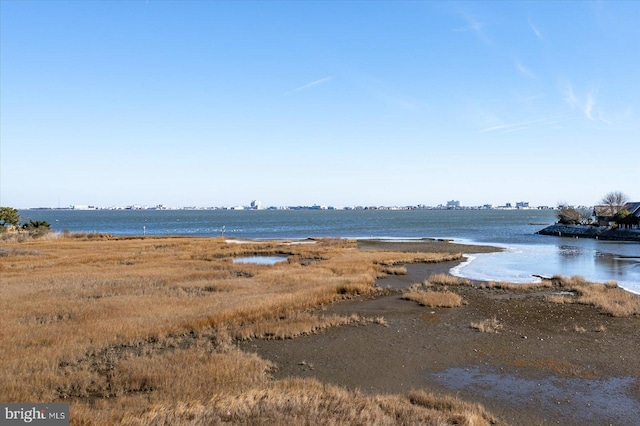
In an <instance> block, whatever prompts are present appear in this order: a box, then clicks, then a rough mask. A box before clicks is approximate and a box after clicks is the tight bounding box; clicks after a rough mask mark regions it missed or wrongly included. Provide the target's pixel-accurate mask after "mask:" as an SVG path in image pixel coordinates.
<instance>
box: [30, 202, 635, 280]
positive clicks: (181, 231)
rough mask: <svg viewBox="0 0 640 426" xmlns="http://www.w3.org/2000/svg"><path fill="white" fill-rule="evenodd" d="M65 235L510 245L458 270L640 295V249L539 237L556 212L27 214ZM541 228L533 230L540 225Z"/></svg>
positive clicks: (623, 244) (632, 245)
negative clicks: (567, 279) (608, 286)
mask: <svg viewBox="0 0 640 426" xmlns="http://www.w3.org/2000/svg"><path fill="white" fill-rule="evenodd" d="M20 214H21V217H22V220H29V219H33V220H46V221H48V222H49V223H50V224H51V226H52V227H53V228H54V229H55V230H57V231H62V230H65V229H68V230H70V231H81V232H94V231H95V232H104V233H111V234H114V235H143V234H146V235H156V236H159V235H190V236H209V237H214V236H220V235H224V236H225V237H229V238H248V239H304V238H308V237H342V238H389V239H417V238H450V239H453V240H455V241H460V242H472V243H476V244H491V245H498V246H501V247H505V249H506V250H505V252H503V253H497V254H479V255H473V256H469V260H470V261H468V262H466V263H465V264H463V265H461V266H460V267H458V268H455V269H454V270H452V273H453V274H455V275H459V276H463V277H467V278H471V279H481V280H495V281H509V282H534V281H536V279H537V278H535V277H533V275H542V276H552V275H554V274H560V275H566V276H572V275H581V276H583V277H585V278H586V279H588V280H592V281H597V282H606V281H612V280H613V281H617V282H618V284H619V285H621V286H622V287H624V288H626V289H628V290H630V291H633V292H636V293H640V243H636V242H607V241H600V240H592V239H570V238H559V237H551V236H542V235H537V234H536V233H535V232H536V231H538V230H540V229H542V228H544V226H545V225H544V224H551V223H553V222H555V212H554V211H552V210H233V211H230V210H96V211H73V210H27V211H20ZM534 224H535V225H534Z"/></svg>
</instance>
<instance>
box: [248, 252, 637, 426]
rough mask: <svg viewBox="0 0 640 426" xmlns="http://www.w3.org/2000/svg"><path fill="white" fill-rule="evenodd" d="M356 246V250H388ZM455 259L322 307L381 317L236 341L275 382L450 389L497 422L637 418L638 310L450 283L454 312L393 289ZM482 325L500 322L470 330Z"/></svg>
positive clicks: (371, 389) (380, 390)
mask: <svg viewBox="0 0 640 426" xmlns="http://www.w3.org/2000/svg"><path fill="white" fill-rule="evenodd" d="M426 244H427V245H431V247H429V250H433V249H434V247H433V244H436V245H438V244H449V243H445V242H435V243H433V244H432V243H426ZM366 245H367V247H361V248H362V249H365V250H366V249H382V250H386V249H388V248H390V247H389V246H387V245H384V244H380V243H376V244H374V243H372V242H368V243H366ZM407 248H408V247H407V246H405V249H407ZM415 248H416V247H413V249H415ZM393 249H394V250H398V249H399V247H393ZM425 249H426V247H425ZM456 264H457V262H447V263H439V264H414V265H408V266H407V273H406V274H405V275H392V276H388V277H385V278H382V279H379V280H378V282H377V284H378V285H379V286H380V287H385V288H388V289H389V294H388V295H385V296H381V297H375V298H371V297H356V298H353V299H351V300H345V301H341V302H338V303H335V304H332V305H328V306H327V307H326V308H324V310H323V312H322V313H324V314H327V315H329V314H334V313H337V314H340V315H350V314H358V315H362V316H370V317H371V316H373V317H383V318H384V321H382V323H381V324H375V323H372V324H368V325H349V326H341V327H336V328H331V329H328V330H326V331H324V332H322V333H320V334H314V335H310V336H304V337H299V338H295V339H287V340H253V341H248V342H243V343H242V344H241V347H242V349H244V350H246V351H250V352H255V353H257V354H258V355H259V356H260V357H262V358H265V359H268V360H271V361H272V362H274V364H275V366H276V370H275V371H274V376H275V377H276V378H284V377H314V378H317V379H319V380H321V381H322V382H326V383H333V384H337V385H341V386H345V387H347V388H349V389H359V390H361V391H363V392H366V393H371V394H389V393H405V392H407V391H408V390H411V389H424V390H428V391H436V392H441V393H445V394H451V395H458V396H459V397H460V398H462V399H464V400H466V401H470V402H479V403H481V404H483V405H484V406H485V407H486V408H487V409H488V410H489V411H491V412H492V413H493V414H495V415H496V416H498V417H499V419H500V422H501V423H504V424H512V425H534V424H580V425H585V424H592V425H603V424H614V425H618V424H619V425H628V424H637V420H638V416H639V415H640V355H639V354H640V318H639V317H638V316H632V317H625V318H619V317H613V316H611V315H609V314H605V313H602V312H601V311H600V310H599V309H598V308H596V307H594V306H590V305H582V304H558V303H552V302H549V301H548V300H547V299H546V297H547V296H549V295H552V294H553V293H557V292H558V289H557V288H537V289H516V290H513V289H501V288H488V287H486V286H480V285H478V284H479V283H473V284H475V285H471V286H451V288H450V290H451V291H453V292H455V293H458V294H459V295H460V296H462V298H463V305H462V306H461V307H457V308H431V307H425V306H421V305H419V304H417V303H416V302H413V301H409V300H403V299H402V297H401V291H402V289H405V288H407V287H409V286H411V285H412V284H413V283H417V282H422V281H424V280H425V279H426V278H428V277H429V276H431V275H432V274H436V273H438V274H439V273H442V272H444V271H448V270H449V269H450V268H452V267H453V266H455V265H456ZM483 322H486V323H493V324H494V325H499V327H495V328H496V330H495V332H491V330H489V331H487V330H485V331H479V329H480V328H481V327H478V324H482V323H483Z"/></svg>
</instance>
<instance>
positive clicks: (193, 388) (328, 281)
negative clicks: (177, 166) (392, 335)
mask: <svg viewBox="0 0 640 426" xmlns="http://www.w3.org/2000/svg"><path fill="white" fill-rule="evenodd" d="M355 247H356V245H355V243H354V242H352V241H348V240H327V239H321V240H315V241H313V242H312V243H311V244H299V245H293V244H287V243H286V242H260V243H253V242H248V243H244V244H234V243H227V242H226V241H225V240H224V239H222V238H216V239H198V238H120V237H118V238H114V237H112V236H108V235H95V236H90V235H83V236H66V237H64V236H63V237H57V238H51V239H38V240H28V241H23V242H17V241H15V242H2V246H1V247H0V251H1V252H2V253H6V254H7V255H3V256H0V274H1V276H2V281H1V286H2V289H1V290H2V293H1V296H0V319H1V322H2V328H1V329H0V333H1V340H0V359H1V360H2V363H1V364H0V400H1V401H6V402H24V401H34V402H37V401H42V402H59V401H69V402H70V403H71V412H72V424H105V425H106V424H109V425H111V424H117V423H121V422H124V423H127V422H128V423H130V424H137V423H136V422H139V423H140V422H141V423H143V424H146V423H148V422H150V421H152V418H155V417H154V416H159V417H158V418H165V419H178V420H179V422H184V423H192V422H190V421H189V420H187V419H188V418H200V417H198V416H199V415H200V414H197V413H202V416H204V417H202V419H205V420H202V423H209V422H208V420H206V419H213V418H217V417H215V416H217V415H218V414H219V413H220V412H221V411H220V410H224V413H226V412H228V411H229V412H231V413H232V416H233V417H232V418H233V419H235V421H236V423H238V422H239V423H247V422H251V421H252V420H251V419H254V420H255V421H257V422H258V423H260V422H262V423H263V424H264V423H272V420H273V422H276V423H278V422H280V421H281V420H282V422H285V421H286V422H288V421H289V420H295V419H297V418H301V419H314V418H315V419H317V418H321V417H313V416H325V415H328V414H327V413H328V411H327V410H326V405H325V403H324V402H322V401H323V398H324V401H325V402H326V401H330V400H333V399H337V400H339V401H340V403H339V404H338V406H340V407H342V408H341V410H343V411H344V413H342V414H339V415H338V417H329V418H335V419H342V418H344V419H354V418H355V419H359V420H357V421H356V423H360V424H367V423H368V422H367V421H366V419H368V418H369V417H367V416H369V415H370V414H369V412H368V411H367V410H364V409H361V408H358V407H371V408H372V409H374V410H377V411H376V412H379V413H381V414H380V416H381V417H379V418H380V419H383V418H386V417H384V416H385V415H386V414H384V413H385V411H384V409H383V408H381V407H383V406H384V407H393V406H397V407H399V408H397V409H398V410H399V411H398V412H399V413H400V415H401V417H400V419H403V417H402V416H407V417H406V418H407V419H411V418H418V417H412V416H417V415H418V414H416V413H418V412H419V413H422V412H423V408H424V407H422V408H420V407H418V406H416V405H415V404H412V403H411V402H408V401H407V400H406V398H405V399H404V400H403V399H402V398H400V397H398V398H400V399H398V401H402V402H393V403H391V402H389V401H391V400H392V399H393V398H392V397H388V398H390V399H388V400H387V399H384V398H382V397H381V398H382V399H381V400H380V401H386V402H384V403H383V402H379V401H378V400H377V399H376V398H377V397H364V396H362V395H359V394H354V393H348V392H347V391H345V390H342V389H340V388H333V387H331V388H330V390H329V391H324V390H323V391H322V392H320V390H319V385H318V384H317V383H309V382H304V381H303V382H295V381H293V382H274V381H273V380H272V379H271V378H270V373H269V372H270V369H271V365H270V364H269V363H268V362H266V361H264V360H261V359H260V358H258V357H257V356H255V355H251V354H247V353H243V352H241V351H239V350H237V349H236V348H235V346H234V342H235V341H237V340H241V339H253V338H273V339H283V338H291V337H295V336H299V335H304V334H309V333H314V332H318V331H319V330H322V329H324V328H327V327H332V326H335V325H340V324H364V323H368V322H373V323H377V324H383V325H384V319H383V318H374V319H369V318H361V317H339V316H322V315H313V314H311V313H310V312H312V311H317V309H318V308H319V307H322V306H324V305H326V304H329V303H332V302H334V301H336V300H339V299H343V298H348V297H351V296H352V295H354V294H363V295H368V294H376V293H377V292H379V291H380V289H379V288H377V287H376V286H375V280H376V278H377V277H379V276H380V275H381V274H386V273H401V272H402V269H401V268H402V267H401V266H399V265H403V264H407V263H415V262H438V261H444V260H451V259H452V258H455V257H456V256H459V255H455V254H454V255H452V254H448V253H444V254H429V253H413V254H412V253H393V252H364V251H360V250H356V249H355ZM36 254H37V255H36ZM255 254H260V255H274V254H279V255H286V256H288V257H289V259H288V260H287V262H282V263H279V264H276V265H251V264H234V263H233V261H232V259H233V257H234V256H248V255H255ZM323 389H324V387H323ZM345 392H346V393H345ZM258 396H260V398H262V397H263V396H264V397H265V399H264V400H262V399H260V400H259V399H256V398H258ZM338 396H340V397H339V398H338ZM385 398H386V397H385ZM287 400H290V401H295V403H294V402H292V403H291V404H292V405H291V408H290V409H289V408H286V407H288V405H287V403H286V401H287ZM178 401H179V402H178ZM252 401H253V402H252ZM305 401H311V402H312V403H311V404H310V405H308V404H307V402H305ZM393 401H395V400H393ZM245 403H246V404H248V405H247V406H248V407H253V408H250V409H249V408H245V405H244V404H245ZM181 404H183V405H181ZM281 404H283V405H281ZM394 404H396V405H394ZM150 407H156V408H150ZM181 407H182V408H181ZM189 407H198V408H197V409H196V408H193V409H194V410H196V412H197V413H196V412H193V411H190V410H192V408H189ZM305 407H307V408H305ZM376 407H377V408H376ZM181 410H183V411H181ZM256 410H257V411H256ZM287 410H289V411H287ZM314 410H315V411H314ZM416 410H417V411H416ZM392 411H393V410H392ZM432 411H433V410H432ZM436 411H437V410H436ZM181 412H184V413H188V417H180V416H181V414H180V413H181ZM296 413H297V414H296ZM314 413H316V414H314ZM185 415H187V414H185ZM420 415H422V414H420ZM434 415H436V414H434ZM438 415H439V414H438ZM176 416H177V417H176ZM192 416H195V417H192ZM211 416H213V417H211ZM447 416H449V417H450V415H449V414H447V415H446V416H445V417H444V418H449V417H447ZM261 419H265V420H264V421H263V420H261ZM338 421H339V420H338ZM401 421H402V420H401ZM167 422H169V423H170V424H174V422H173V421H170V420H167ZM215 422H217V420H216V421H214V423H215ZM196 423H198V422H196ZM405 423H411V421H410V420H407V421H405Z"/></svg>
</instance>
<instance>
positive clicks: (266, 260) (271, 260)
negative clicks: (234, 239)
mask: <svg viewBox="0 0 640 426" xmlns="http://www.w3.org/2000/svg"><path fill="white" fill-rule="evenodd" d="M286 260H287V258H286V257H284V256H248V257H236V258H235V259H233V263H253V264H256V265H275V264H276V263H279V262H284V261H286Z"/></svg>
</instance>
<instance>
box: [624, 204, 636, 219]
mask: <svg viewBox="0 0 640 426" xmlns="http://www.w3.org/2000/svg"><path fill="white" fill-rule="evenodd" d="M624 208H625V209H627V210H629V211H630V212H631V214H632V215H633V216H635V217H640V201H636V202H633V203H627V204H625V205H624Z"/></svg>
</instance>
